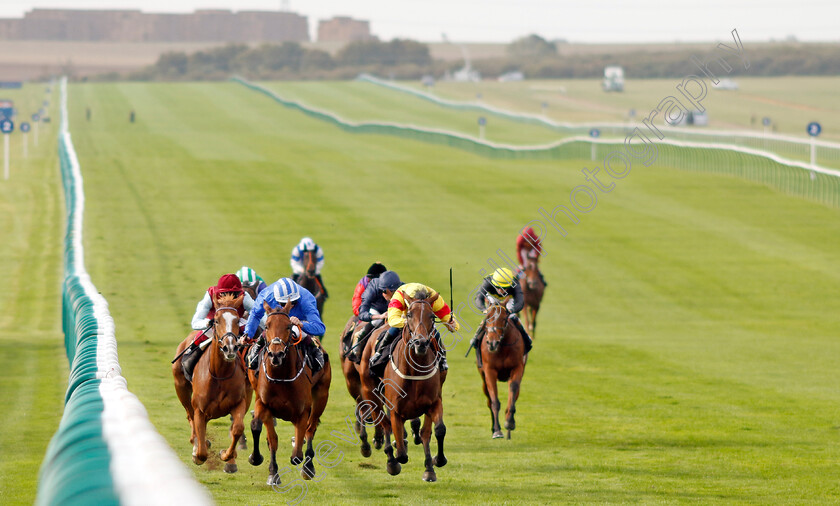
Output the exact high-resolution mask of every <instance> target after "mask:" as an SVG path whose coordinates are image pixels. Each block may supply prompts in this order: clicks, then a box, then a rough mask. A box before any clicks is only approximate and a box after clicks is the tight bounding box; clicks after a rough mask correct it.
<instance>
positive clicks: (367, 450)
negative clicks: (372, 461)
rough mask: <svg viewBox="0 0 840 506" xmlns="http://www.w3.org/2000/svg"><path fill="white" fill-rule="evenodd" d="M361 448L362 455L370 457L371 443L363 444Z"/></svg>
mask: <svg viewBox="0 0 840 506" xmlns="http://www.w3.org/2000/svg"><path fill="white" fill-rule="evenodd" d="M360 450H361V452H362V457H365V458H367V457H370V444H368V443H365V444H363V445H362V446H361V448H360Z"/></svg>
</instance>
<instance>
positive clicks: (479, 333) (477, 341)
mask: <svg viewBox="0 0 840 506" xmlns="http://www.w3.org/2000/svg"><path fill="white" fill-rule="evenodd" d="M485 332H486V329H485V328H484V322H483V321H482V322H481V325H480V326H479V327H478V330H476V331H475V335H474V336H473V338H472V340H471V341H470V345H471V346H472V347H473V348H475V351H476V353H479V350H481V340H482V339H484V334H485Z"/></svg>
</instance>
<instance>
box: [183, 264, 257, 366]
mask: <svg viewBox="0 0 840 506" xmlns="http://www.w3.org/2000/svg"><path fill="white" fill-rule="evenodd" d="M242 293H243V290H242V282H241V281H239V278H238V277H237V276H236V274H225V275H224V276H222V277H220V278H219V281H218V283H216V284H215V286H211V287H210V288H208V289H207V291H206V292H204V297H203V298H202V299H201V300H200V301H199V302H198V305H197V306H196V308H195V314H194V315H193V318H192V328H193V330H205V329H208V328H210V327H211V326H212V325H213V323H212V322H213V317H214V316H215V315H216V307H215V305H214V304H213V302H214V301H215V300H216V299H218V298H219V297H220V296H222V295H225V294H232V295H235V296H237V297H238V296H239V295H240V294H242ZM253 307H254V299H252V298H251V296H250V295H248V294H247V293H245V298H244V299H243V300H242V306H240V307H239V318H240V319H241V318H244V316H245V312H246V311H251V308H253ZM209 332H212V330H210V331H208V332H203V333H201V334H196V337H195V340H194V341H193V342H192V343H190V345H189V346H188V347H187V349H186V350H185V351H184V355H183V357H182V358H181V366H182V367H183V368H184V372H185V373H186V376H187V379H190V380H191V379H192V372H193V368H194V367H195V364H196V363H198V359H199V358H200V357H201V352H202V351H203V350H204V348H205V347H206V344H204V343H208V344H209V342H210V336H209V335H208V334H209Z"/></svg>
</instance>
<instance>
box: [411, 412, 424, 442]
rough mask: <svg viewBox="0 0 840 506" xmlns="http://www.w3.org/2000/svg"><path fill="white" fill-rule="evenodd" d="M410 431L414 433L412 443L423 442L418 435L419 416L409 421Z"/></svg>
mask: <svg viewBox="0 0 840 506" xmlns="http://www.w3.org/2000/svg"><path fill="white" fill-rule="evenodd" d="M411 433H412V434H414V444H416V445H419V444H420V443H422V442H423V438H422V436H421V435H420V417H417V418H415V419H413V420H412V421H411Z"/></svg>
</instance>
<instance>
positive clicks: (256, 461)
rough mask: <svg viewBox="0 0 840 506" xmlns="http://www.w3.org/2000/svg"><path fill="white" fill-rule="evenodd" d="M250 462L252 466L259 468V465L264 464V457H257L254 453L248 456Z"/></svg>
mask: <svg viewBox="0 0 840 506" xmlns="http://www.w3.org/2000/svg"><path fill="white" fill-rule="evenodd" d="M248 462H249V463H250V464H251V465H252V466H258V465H260V464H262V463H263V456H262V455H257V456H256V457H255V456H254V454H253V453H252V454H251V455H249V456H248Z"/></svg>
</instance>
